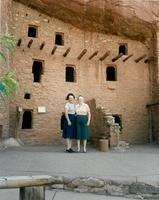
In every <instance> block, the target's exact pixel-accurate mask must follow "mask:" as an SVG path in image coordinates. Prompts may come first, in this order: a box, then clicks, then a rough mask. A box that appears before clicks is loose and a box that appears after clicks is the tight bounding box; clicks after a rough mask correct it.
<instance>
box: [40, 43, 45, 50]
mask: <svg viewBox="0 0 159 200" xmlns="http://www.w3.org/2000/svg"><path fill="white" fill-rule="evenodd" d="M44 46H45V42H43V43H41V45H40V50H42V49H43V48H44Z"/></svg>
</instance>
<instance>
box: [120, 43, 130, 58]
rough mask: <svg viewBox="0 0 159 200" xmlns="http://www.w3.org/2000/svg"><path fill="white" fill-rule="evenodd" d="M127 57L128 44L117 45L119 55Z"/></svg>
mask: <svg viewBox="0 0 159 200" xmlns="http://www.w3.org/2000/svg"><path fill="white" fill-rule="evenodd" d="M121 53H122V54H123V55H128V44H127V43H123V44H119V54H121Z"/></svg>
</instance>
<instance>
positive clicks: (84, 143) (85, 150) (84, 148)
mask: <svg viewBox="0 0 159 200" xmlns="http://www.w3.org/2000/svg"><path fill="white" fill-rule="evenodd" d="M83 151H84V152H85V153H86V152H87V140H83Z"/></svg>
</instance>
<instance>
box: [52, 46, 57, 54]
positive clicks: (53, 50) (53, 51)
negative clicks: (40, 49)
mask: <svg viewBox="0 0 159 200" xmlns="http://www.w3.org/2000/svg"><path fill="white" fill-rule="evenodd" d="M56 49H57V46H54V48H53V49H52V51H51V55H53V54H54V53H55V51H56Z"/></svg>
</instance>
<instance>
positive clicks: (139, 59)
mask: <svg viewBox="0 0 159 200" xmlns="http://www.w3.org/2000/svg"><path fill="white" fill-rule="evenodd" d="M145 57H146V54H143V55H142V56H140V57H139V58H137V59H135V62H136V63H138V62H140V61H141V60H142V59H144V58H145Z"/></svg>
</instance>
